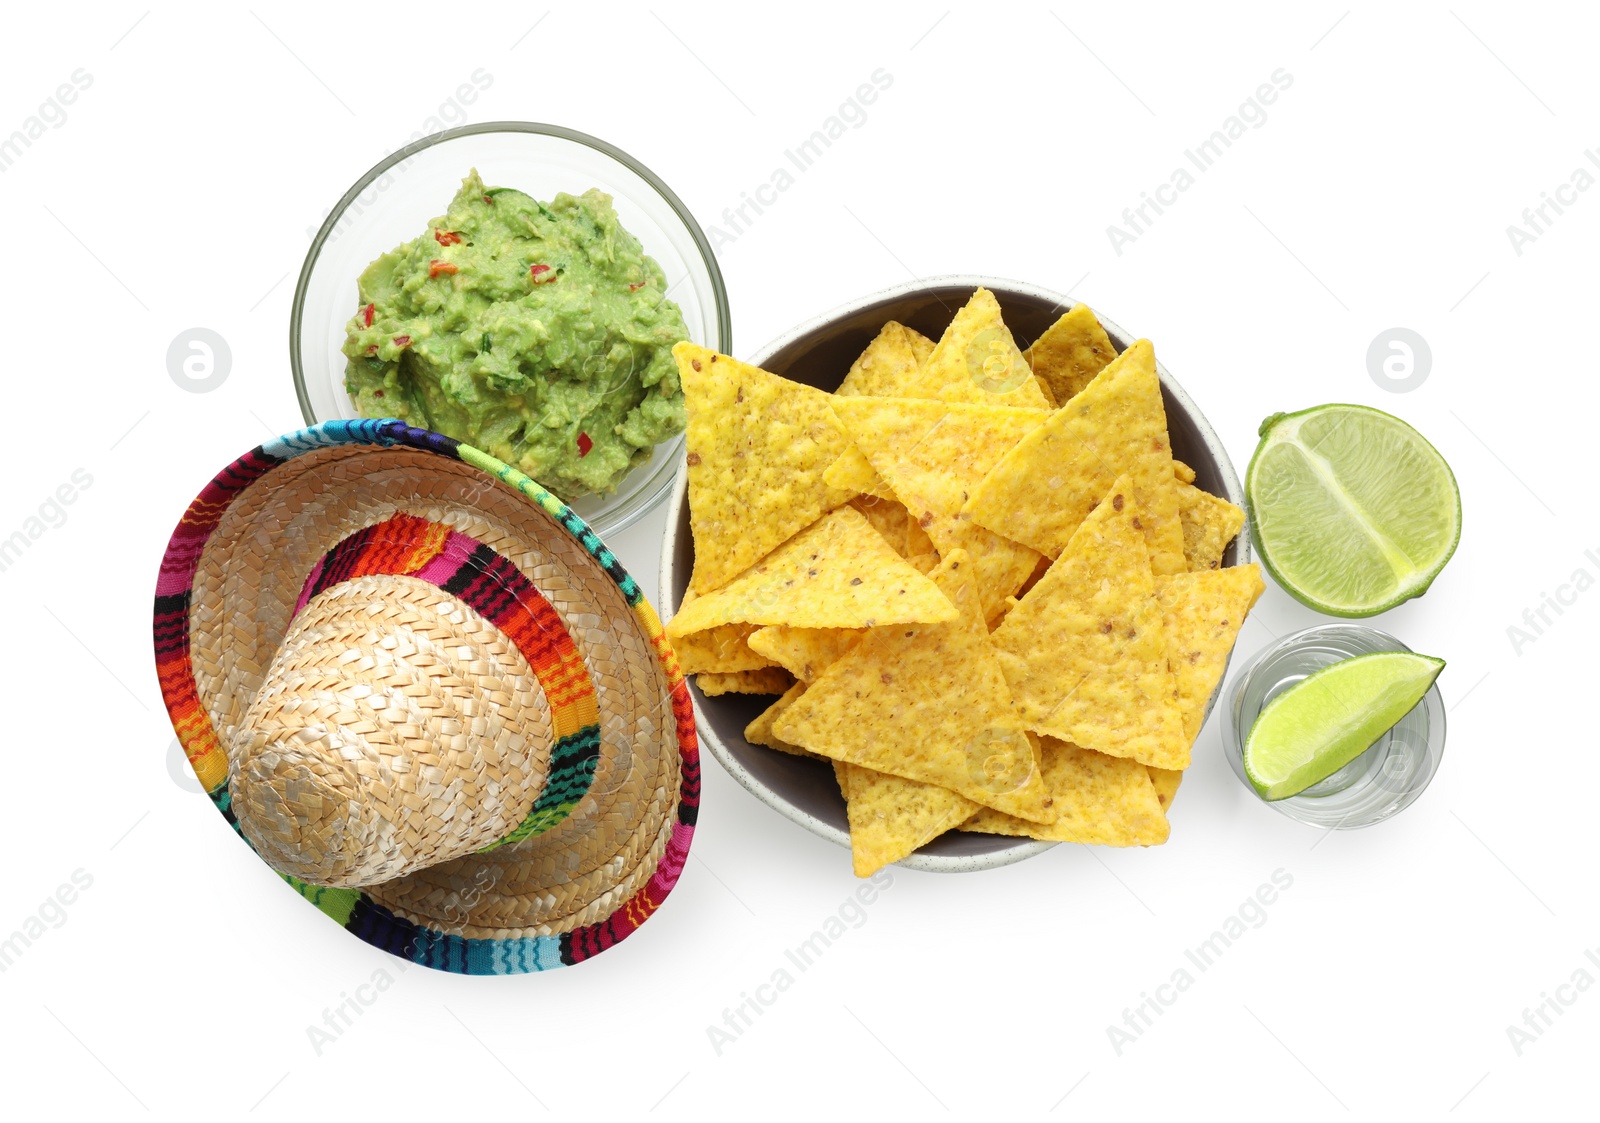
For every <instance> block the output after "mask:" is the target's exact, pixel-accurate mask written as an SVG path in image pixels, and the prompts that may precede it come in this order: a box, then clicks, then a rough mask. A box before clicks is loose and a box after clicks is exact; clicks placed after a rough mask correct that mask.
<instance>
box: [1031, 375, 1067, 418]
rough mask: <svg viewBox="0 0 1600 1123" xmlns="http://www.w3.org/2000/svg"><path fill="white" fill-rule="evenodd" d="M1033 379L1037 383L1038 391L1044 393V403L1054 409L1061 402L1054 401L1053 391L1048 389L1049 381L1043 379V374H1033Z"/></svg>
mask: <svg viewBox="0 0 1600 1123" xmlns="http://www.w3.org/2000/svg"><path fill="white" fill-rule="evenodd" d="M1033 380H1034V381H1035V382H1037V383H1038V384H1039V393H1041V394H1043V395H1044V404H1045V406H1046V407H1047V408H1049V409H1055V408H1056V407H1057V406H1059V405H1060V404H1061V403H1060V402H1058V401H1056V395H1055V392H1054V391H1053V390H1051V389H1050V383H1048V382H1046V381H1045V380H1044V376H1043V375H1039V374H1035V375H1034V376H1033Z"/></svg>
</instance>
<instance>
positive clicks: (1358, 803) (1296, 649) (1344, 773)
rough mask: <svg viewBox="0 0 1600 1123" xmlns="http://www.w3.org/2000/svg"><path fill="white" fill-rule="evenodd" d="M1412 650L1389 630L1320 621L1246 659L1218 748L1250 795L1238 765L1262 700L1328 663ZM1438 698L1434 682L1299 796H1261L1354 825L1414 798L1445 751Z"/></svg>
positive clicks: (1307, 817) (1326, 824)
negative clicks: (1360, 749) (1364, 745)
mask: <svg viewBox="0 0 1600 1123" xmlns="http://www.w3.org/2000/svg"><path fill="white" fill-rule="evenodd" d="M1410 650H1411V649H1410V648H1409V647H1407V646H1406V645H1405V644H1403V643H1401V642H1400V641H1399V640H1397V639H1395V638H1394V637H1393V636H1391V635H1389V634H1388V633H1387V632H1380V631H1378V630H1377V629H1376V628H1367V627H1363V626H1362V625H1360V624H1321V625H1318V626H1317V627H1315V628H1307V629H1306V630H1305V631H1303V632H1295V633H1294V634H1293V635H1290V636H1285V637H1284V638H1283V639H1281V640H1279V641H1278V642H1277V643H1275V644H1273V645H1272V646H1270V647H1268V648H1267V649H1266V650H1264V651H1262V652H1261V653H1260V654H1259V655H1257V656H1256V657H1255V658H1254V659H1252V660H1251V661H1250V665H1249V666H1247V667H1245V669H1244V670H1243V671H1241V672H1240V673H1239V675H1238V677H1237V678H1235V679H1234V680H1233V684H1232V685H1231V686H1230V687H1229V688H1228V699H1227V704H1226V705H1224V706H1223V708H1222V715H1223V722H1224V726H1223V732H1222V747H1223V751H1224V752H1226V753H1227V754H1228V763H1229V764H1230V765H1232V766H1233V772H1234V775H1236V776H1238V777H1239V781H1240V783H1242V784H1244V786H1245V787H1246V788H1248V789H1249V791H1250V794H1251V795H1255V794H1256V790H1255V788H1253V787H1251V786H1250V780H1249V778H1248V777H1247V776H1246V775H1245V772H1244V743H1245V741H1246V740H1247V739H1248V738H1249V736H1250V728H1251V726H1253V725H1255V723H1256V718H1257V717H1259V716H1260V714H1261V711H1262V710H1263V709H1264V708H1265V707H1266V705H1267V703H1268V702H1270V701H1272V700H1273V699H1274V698H1276V697H1277V696H1278V695H1279V694H1282V693H1283V692H1284V691H1285V690H1287V689H1289V687H1291V686H1293V685H1294V684H1295V683H1297V682H1300V681H1301V680H1302V679H1304V678H1306V677H1308V676H1309V675H1311V674H1312V673H1314V672H1316V671H1319V670H1321V669H1322V668H1323V667H1326V666H1328V665H1329V664H1331V663H1337V662H1339V661H1340V660H1342V659H1350V658H1353V657H1355V656H1357V655H1374V654H1377V653H1378V652H1383V651H1410ZM1444 726H1445V709H1444V699H1443V698H1442V697H1441V696H1440V694H1439V684H1438V683H1434V685H1433V686H1431V687H1429V688H1428V693H1427V694H1425V695H1423V698H1422V701H1420V702H1418V703H1417V704H1416V705H1415V706H1413V707H1412V708H1411V711H1410V712H1409V713H1407V714H1406V716H1405V717H1403V718H1401V719H1400V721H1399V722H1398V723H1396V725H1395V726H1394V728H1392V729H1390V730H1389V731H1388V732H1386V733H1384V734H1383V736H1381V737H1379V738H1378V739H1377V740H1376V741H1374V742H1373V743H1372V746H1371V747H1370V748H1369V749H1367V750H1366V752H1364V753H1362V754H1361V755H1360V756H1358V757H1356V758H1355V759H1354V760H1352V761H1351V762H1350V763H1349V764H1347V765H1345V766H1344V767H1343V768H1341V769H1339V771H1337V772H1335V773H1334V774H1333V775H1332V776H1329V777H1328V778H1327V779H1326V780H1321V781H1319V782H1317V783H1315V784H1312V785H1311V786H1310V787H1309V788H1307V789H1306V790H1305V791H1303V792H1301V793H1300V794H1299V795H1292V796H1290V797H1288V798H1287V799H1278V800H1271V801H1266V800H1263V802H1265V803H1266V804H1267V806H1268V807H1271V808H1273V809H1274V810H1276V811H1279V812H1281V813H1282V814H1284V815H1287V816H1289V818H1291V819H1294V820H1296V821H1297V822H1301V823H1306V824H1308V825H1310V826H1313V827H1322V828H1324V829H1325V830H1354V829H1356V828H1357V827H1370V826H1372V825H1373V824H1374V823H1381V822H1383V821H1384V820H1385V819H1388V818H1390V817H1392V816H1394V815H1397V814H1399V813H1400V812H1401V811H1404V810H1405V809H1406V808H1407V807H1410V806H1411V805H1412V804H1413V803H1415V802H1416V800H1417V797H1418V796H1420V795H1421V794H1422V792H1423V789H1425V788H1426V787H1427V786H1428V783H1429V781H1431V780H1432V779H1433V776H1434V773H1435V772H1437V771H1438V770H1439V761H1440V760H1441V759H1442V758H1443V756H1444Z"/></svg>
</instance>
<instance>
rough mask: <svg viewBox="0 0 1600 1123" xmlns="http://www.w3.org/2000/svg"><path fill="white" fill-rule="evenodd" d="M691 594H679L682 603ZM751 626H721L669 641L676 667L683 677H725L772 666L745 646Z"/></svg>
mask: <svg viewBox="0 0 1600 1123" xmlns="http://www.w3.org/2000/svg"><path fill="white" fill-rule="evenodd" d="M695 595H696V594H695V591H694V590H693V589H688V590H686V591H685V592H684V594H683V603H684V604H685V605H687V604H688V603H689V602H691V601H692V600H694V598H695ZM755 630H756V629H755V626H754V625H753V624H724V625H722V626H721V627H718V628H707V629H706V630H705V631H703V632H693V633H691V634H689V635H686V636H682V637H680V638H678V639H675V640H673V641H672V649H673V650H674V651H675V652H677V655H678V666H679V668H681V669H682V671H683V673H684V674H686V675H700V674H707V673H709V674H727V673H728V672H730V671H755V670H760V669H761V668H762V667H770V666H772V660H771V659H768V658H766V657H765V656H761V655H757V654H756V653H755V652H754V651H751V650H750V647H749V645H748V644H747V643H746V642H745V641H746V640H748V639H749V638H750V633H751V632H753V631H755Z"/></svg>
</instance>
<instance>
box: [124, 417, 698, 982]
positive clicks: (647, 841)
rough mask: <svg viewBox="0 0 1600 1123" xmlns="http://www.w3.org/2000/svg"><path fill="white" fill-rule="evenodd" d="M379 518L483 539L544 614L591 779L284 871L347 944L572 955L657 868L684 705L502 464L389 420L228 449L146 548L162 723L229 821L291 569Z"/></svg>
mask: <svg viewBox="0 0 1600 1123" xmlns="http://www.w3.org/2000/svg"><path fill="white" fill-rule="evenodd" d="M400 513H403V514H410V515H416V516H420V517H422V518H425V519H428V520H430V521H432V522H436V523H441V524H444V525H446V526H448V527H450V528H452V529H454V530H456V531H459V532H461V533H463V534H467V535H470V536H471V537H473V538H475V539H477V540H478V541H480V542H483V543H485V544H486V545H488V546H490V547H492V548H493V549H494V550H495V551H497V552H498V553H500V554H501V555H502V556H504V557H506V558H507V559H509V560H511V561H512V562H514V563H515V564H516V566H517V568H518V569H519V570H521V572H522V573H523V574H524V575H525V576H526V577H528V578H529V580H530V581H532V583H533V584H534V585H535V586H536V587H537V588H538V590H539V592H540V593H541V594H543V596H544V597H545V599H547V600H548V601H549V603H550V604H551V605H552V606H553V607H554V608H555V610H556V612H557V613H558V615H559V616H560V618H561V620H562V623H563V625H564V626H565V628H566V629H567V632H568V634H569V635H570V636H571V638H572V640H573V642H574V644H575V645H576V647H577V649H578V651H579V653H580V654H581V656H582V658H583V660H584V663H585V665H586V666H587V669H588V672H589V676H590V678H591V679H592V681H593V683H594V687H595V694H596V698H597V701H598V703H599V711H600V739H601V748H600V754H599V760H598V763H597V764H596V767H595V771H594V778H593V780H592V782H591V783H590V785H589V787H588V790H587V792H585V793H584V794H583V795H582V798H581V799H579V800H578V801H577V803H576V805H575V806H574V807H573V809H572V810H571V812H570V813H568V814H567V815H566V816H565V818H563V819H561V821H560V822H558V823H557V824H556V825H555V826H553V827H550V828H549V829H548V830H545V831H544V832H543V833H540V834H536V835H534V836H533V837H530V838H525V839H523V840H522V841H519V842H513V843H510V844H507V845H504V846H500V847H498V848H496V849H492V850H487V851H485V852H481V853H473V854H469V855H468V856H466V857H463V858H458V859H455V860H454V861H449V862H446V863H444V864H442V865H437V866H432V867H430V868H426V869H422V870H419V871H417V872H415V873H411V874H408V875H405V876H402V877H399V878H396V879H394V880H392V881H386V882H383V883H381V884H378V885H373V886H369V887H367V888H366V889H364V890H357V889H342V888H341V889H329V888H320V887H317V886H312V885H308V884H306V883H304V882H301V881H299V880H298V879H296V878H293V877H287V876H285V880H286V881H288V882H289V883H290V884H291V885H292V886H294V887H295V888H296V889H297V890H298V891H299V892H300V893H301V894H302V895H303V896H305V897H306V898H307V899H308V900H310V901H312V902H313V903H314V904H316V905H317V907H318V908H320V909H321V910H322V911H323V912H324V913H326V914H327V915H329V916H330V917H332V918H333V919H335V920H336V921H338V922H339V923H340V924H341V925H343V926H344V927H345V928H346V929H348V930H349V931H351V932H353V933H355V934H356V935H357V936H359V937H360V938H361V939H363V940H366V941H367V942H368V943H371V944H374V945H376V946H378V947H381V948H384V949H385V950H387V951H390V952H393V953H394V954H397V955H401V956H403V957H405V958H407V959H410V960H412V961H414V962H418V963H423V964H426V965H428V966H431V967H437V968H441V969H444V970H451V971H458V972H463V973H469V974H512V973H520V972H524V971H533V970H543V969H546V968H549V967H555V966H561V965H564V964H568V963H575V962H578V961H580V960H583V959H586V958H589V957H591V956H593V955H594V954H596V953H597V952H599V951H602V950H604V949H605V948H608V947H610V946H611V945H612V944H614V943H616V942H618V941H619V940H621V939H623V938H624V937H626V936H627V935H628V934H629V933H631V932H632V931H633V930H634V929H635V928H637V927H638V926H639V925H640V924H642V923H643V921H644V920H645V919H646V918H648V917H649V916H650V915H651V914H652V913H653V912H654V911H655V909H656V908H657V907H658V906H659V905H660V904H661V902H662V900H664V899H665V897H666V896H667V894H668V893H669V892H670V891H671V889H672V887H673V885H675V884H676V882H677V878H678V875H679V873H680V872H681V870H682V868H683V863H684V861H685V860H686V858H687V855H688V849H689V845H690V841H691V839H692V837H693V832H694V824H695V820H696V816H697V811H698V806H699V789H700V772H699V754H698V750H697V746H696V740H695V731H694V718H693V712H692V709H691V706H690V702H689V696H688V691H687V689H686V687H685V685H684V680H683V675H682V673H681V671H680V670H679V668H678V664H677V659H676V656H675V655H674V654H673V652H672V648H671V645H670V644H669V643H668V642H667V640H666V638H665V635H664V633H663V632H662V629H661V624H660V621H659V619H658V618H657V616H656V614H655V612H654V610H653V609H652V608H651V607H650V605H649V604H648V602H647V601H646V600H645V599H644V597H643V595H642V594H641V592H640V590H639V587H638V585H637V583H635V582H634V580H633V579H632V578H631V577H630V576H629V575H628V574H627V572H626V571H625V570H624V569H623V567H622V566H621V565H620V564H619V563H618V562H617V560H616V558H615V556H614V555H612V554H611V552H610V551H609V550H608V549H606V548H605V546H604V545H603V544H601V542H600V541H599V539H598V538H597V537H596V536H595V535H594V533H593V532H592V531H590V530H589V528H588V527H587V526H586V525H585V524H584V523H583V522H582V520H581V519H579V518H578V516H577V515H575V514H574V513H573V512H572V511H571V509H570V508H568V507H567V506H566V505H565V504H564V503H562V502H561V501H560V500H559V499H556V498H555V497H554V496H552V495H551V494H550V493H549V492H547V491H545V490H544V489H543V488H541V487H539V485H538V484H536V483H534V482H533V481H532V480H530V479H528V478H527V477H526V476H524V475H522V474H521V473H520V472H517V471H516V470H514V469H512V468H509V467H507V466H506V465H504V464H502V463H500V462H499V461H497V460H494V459H493V458H491V457H489V456H487V455H486V454H484V453H482V452H481V451H479V450H477V449H474V448H472V447H470V446H468V445H463V444H460V443H459V442H456V441H454V440H452V439H450V438H448V437H444V436H441V435H440V434H437V433H430V432H427V431H425V430H419V429H412V428H408V427H407V426H405V425H404V424H403V423H401V422H398V421H337V422H329V423H326V424H324V425H321V426H317V427H315V428H312V429H306V430H301V431H300V432H298V433H294V434H291V435H289V436H286V437H283V438H280V439H279V440H277V441H272V442H269V443H267V444H265V445H262V446H259V447H258V448H256V449H254V450H252V451H251V452H249V453H247V454H246V455H245V456H243V457H240V458H239V460H237V461H235V462H234V463H233V464H232V465H230V466H229V467H228V468H226V469H224V470H223V471H222V472H221V473H219V474H218V475H217V477H216V478H215V479H214V480H213V481H212V482H211V484H210V485H208V486H207V488H206V489H205V490H204V491H202V492H201V493H200V495H199V496H198V497H197V498H196V499H195V500H194V502H193V503H192V504H191V505H190V507H189V509H188V511H187V512H186V513H185V515H184V517H183V519H182V520H181V521H180V522H179V524H178V527H177V530H176V531H175V532H174V534H173V536H172V539H171V542H170V543H169V545H168V548H167V552H166V556H165V557H164V559H163V561H162V566H161V576H160V579H159V583H158V587H157V593H156V610H155V647H156V662H157V669H158V672H159V675H160V679H161V688H162V695H163V699H164V701H165V702H166V705H167V709H168V712H169V714H170V716H171V718H172V722H173V726H174V728H175V729H176V730H177V733H178V737H179V740H180V742H181V743H182V744H183V746H184V750H185V753H186V755H187V756H188V759H189V761H190V764H191V766H192V767H193V768H194V770H195V773H196V775H197V776H198V777H199V779H200V781H201V783H202V785H203V786H204V787H205V788H206V790H207V791H208V792H209V793H210V795H211V798H212V800H213V802H214V803H215V804H216V806H217V807H218V809H219V810H220V811H221V812H222V813H223V815H224V817H225V818H227V819H228V821H229V823H230V824H231V825H233V826H234V828H235V830H236V831H237V830H238V824H237V822H236V820H235V819H234V817H233V814H232V810H231V795H230V792H229V787H228V764H229V761H228V753H229V746H230V745H232V744H233V743H234V741H235V736H236V734H237V733H238V731H239V726H240V723H241V722H242V720H243V718H244V716H245V713H246V711H247V710H248V708H249V705H250V701H251V699H252V698H253V697H254V696H255V694H256V692H257V690H258V688H259V687H260V686H261V683H262V676H263V675H264V673H265V672H266V669H267V667H268V665H269V664H270V663H271V662H272V659H273V656H274V654H275V652H276V651H277V650H278V647H279V645H280V644H281V643H282V642H283V640H284V637H285V633H286V631H287V630H288V628H289V625H290V622H291V619H292V617H293V615H294V609H295V604H296V599H297V597H298V596H299V595H300V593H301V590H302V587H303V586H304V583H305V581H306V578H307V576H308V574H310V573H311V571H312V569H313V567H314V566H315V565H316V564H317V562H318V560H319V559H320V558H322V557H323V555H324V554H326V553H327V551H328V550H329V549H330V548H332V547H333V546H334V545H335V544H337V543H338V542H340V541H341V540H343V539H344V538H345V537H346V536H348V535H349V534H351V533H352V532H354V531H357V530H360V529H361V528H363V527H365V526H369V525H372V524H374V523H377V522H379V521H382V520H384V519H387V518H391V517H393V516H394V515H396V514H400ZM530 681H531V680H530Z"/></svg>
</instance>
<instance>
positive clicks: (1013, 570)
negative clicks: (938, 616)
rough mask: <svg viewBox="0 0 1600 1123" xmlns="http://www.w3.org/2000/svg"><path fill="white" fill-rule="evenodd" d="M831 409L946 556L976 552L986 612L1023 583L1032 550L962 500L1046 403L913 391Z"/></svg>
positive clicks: (1033, 424)
mask: <svg viewBox="0 0 1600 1123" xmlns="http://www.w3.org/2000/svg"><path fill="white" fill-rule="evenodd" d="M834 412H835V413H836V414H838V416H839V419H840V420H841V421H842V422H844V425H845V427H846V429H848V430H849V432H850V435H851V437H852V438H854V439H855V442H856V447H857V448H858V449H860V450H861V451H862V452H863V453H865V454H866V456H867V458H868V460H870V461H871V464H872V467H873V468H875V469H876V470H877V473H878V475H879V476H881V477H882V478H883V480H884V481H885V482H886V483H887V484H888V485H889V487H890V488H892V489H893V491H894V493H895V495H897V496H899V497H900V501H901V502H902V503H904V504H905V505H906V507H907V509H908V510H910V511H911V513H912V515H913V516H914V518H915V521H916V522H917V524H918V525H919V526H920V527H921V528H922V529H923V530H925V531H926V532H927V535H928V537H929V539H930V540H931V541H932V543H933V546H934V548H935V549H937V550H938V552H939V555H940V556H941V557H947V556H949V555H950V554H951V553H952V552H953V551H955V550H965V551H967V553H968V554H970V555H971V556H972V561H973V564H974V566H975V567H976V570H977V573H976V577H975V578H974V580H975V581H976V582H977V585H978V592H979V594H980V596H982V598H983V611H984V616H985V617H986V618H988V617H992V616H993V615H994V614H995V613H996V612H998V611H999V609H1000V606H1001V604H1002V603H1003V602H1004V600H1005V598H1006V597H1008V596H1010V595H1011V594H1012V593H1015V592H1016V591H1017V590H1018V589H1019V588H1021V587H1022V583H1023V582H1024V581H1026V580H1027V579H1028V577H1029V575H1030V574H1031V573H1032V572H1033V568H1034V565H1035V564H1036V563H1037V562H1038V560H1039V555H1038V553H1037V552H1036V551H1035V550H1032V549H1030V548H1029V547H1027V546H1024V545H1022V544H1021V543H1019V542H1013V541H1011V540H1010V539H1007V538H1005V537H1003V536H1001V535H998V534H996V533H994V532H993V531H991V530H987V529H985V528H984V527H981V526H976V525H974V524H973V523H972V522H971V521H970V520H968V519H965V518H962V517H961V507H962V504H964V503H965V502H966V499H967V496H968V495H969V494H970V493H971V491H972V490H973V489H974V488H976V487H977V485H978V484H979V483H980V482H981V481H982V480H983V478H984V476H986V475H987V474H988V472H989V470H990V469H991V468H992V467H993V466H994V465H995V464H996V463H998V462H999V460H1000V459H1001V457H1003V456H1004V455H1005V453H1006V451H1007V450H1008V449H1010V448H1012V447H1013V446H1015V445H1016V443H1017V442H1018V441H1020V440H1022V439H1023V438H1024V437H1025V436H1026V435H1027V434H1028V433H1029V432H1031V431H1033V430H1034V429H1036V428H1038V427H1039V426H1040V425H1042V424H1043V423H1044V421H1045V418H1047V417H1048V416H1050V415H1049V414H1048V413H1046V412H1045V411H1043V410H1033V409H1026V410H1023V409H1008V408H1006V407H1003V406H983V405H963V404H952V403H947V402H937V401H919V400H916V399H912V398H846V399H842V400H840V401H839V402H837V403H835V409H834Z"/></svg>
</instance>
